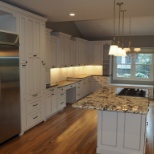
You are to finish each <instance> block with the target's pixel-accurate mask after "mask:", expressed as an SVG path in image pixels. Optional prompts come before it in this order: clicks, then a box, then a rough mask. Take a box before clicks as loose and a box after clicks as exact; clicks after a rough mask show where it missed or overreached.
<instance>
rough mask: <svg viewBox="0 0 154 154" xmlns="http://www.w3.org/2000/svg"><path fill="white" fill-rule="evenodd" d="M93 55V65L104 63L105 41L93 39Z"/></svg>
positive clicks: (91, 44)
mask: <svg viewBox="0 0 154 154" xmlns="http://www.w3.org/2000/svg"><path fill="white" fill-rule="evenodd" d="M90 47H91V56H92V61H91V62H92V64H93V65H102V64H103V43H102V41H91V43H90Z"/></svg>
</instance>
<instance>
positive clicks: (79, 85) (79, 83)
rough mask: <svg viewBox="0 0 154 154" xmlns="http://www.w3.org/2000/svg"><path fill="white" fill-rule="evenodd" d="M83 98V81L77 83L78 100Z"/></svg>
mask: <svg viewBox="0 0 154 154" xmlns="http://www.w3.org/2000/svg"><path fill="white" fill-rule="evenodd" d="M82 97H83V85H82V81H79V82H77V83H76V100H79V99H81V98H82Z"/></svg>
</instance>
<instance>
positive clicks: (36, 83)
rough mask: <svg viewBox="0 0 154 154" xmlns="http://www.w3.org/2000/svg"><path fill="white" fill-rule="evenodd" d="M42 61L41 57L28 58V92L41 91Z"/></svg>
mask: <svg viewBox="0 0 154 154" xmlns="http://www.w3.org/2000/svg"><path fill="white" fill-rule="evenodd" d="M41 65H42V63H41V61H40V58H37V57H34V58H33V57H31V58H28V62H27V67H26V94H28V95H29V94H32V95H33V94H34V93H36V92H38V91H41Z"/></svg>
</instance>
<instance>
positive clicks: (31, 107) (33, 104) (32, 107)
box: [28, 99, 41, 113]
mask: <svg viewBox="0 0 154 154" xmlns="http://www.w3.org/2000/svg"><path fill="white" fill-rule="evenodd" d="M40 108H41V99H38V100H35V101H30V102H28V113H31V112H33V111H36V110H38V109H40Z"/></svg>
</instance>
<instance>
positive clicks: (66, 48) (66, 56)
mask: <svg viewBox="0 0 154 154" xmlns="http://www.w3.org/2000/svg"><path fill="white" fill-rule="evenodd" d="M52 35H55V36H57V66H58V67H66V66H70V65H71V54H70V53H71V52H70V50H71V42H70V37H71V35H68V34H64V33H61V32H52Z"/></svg>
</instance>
